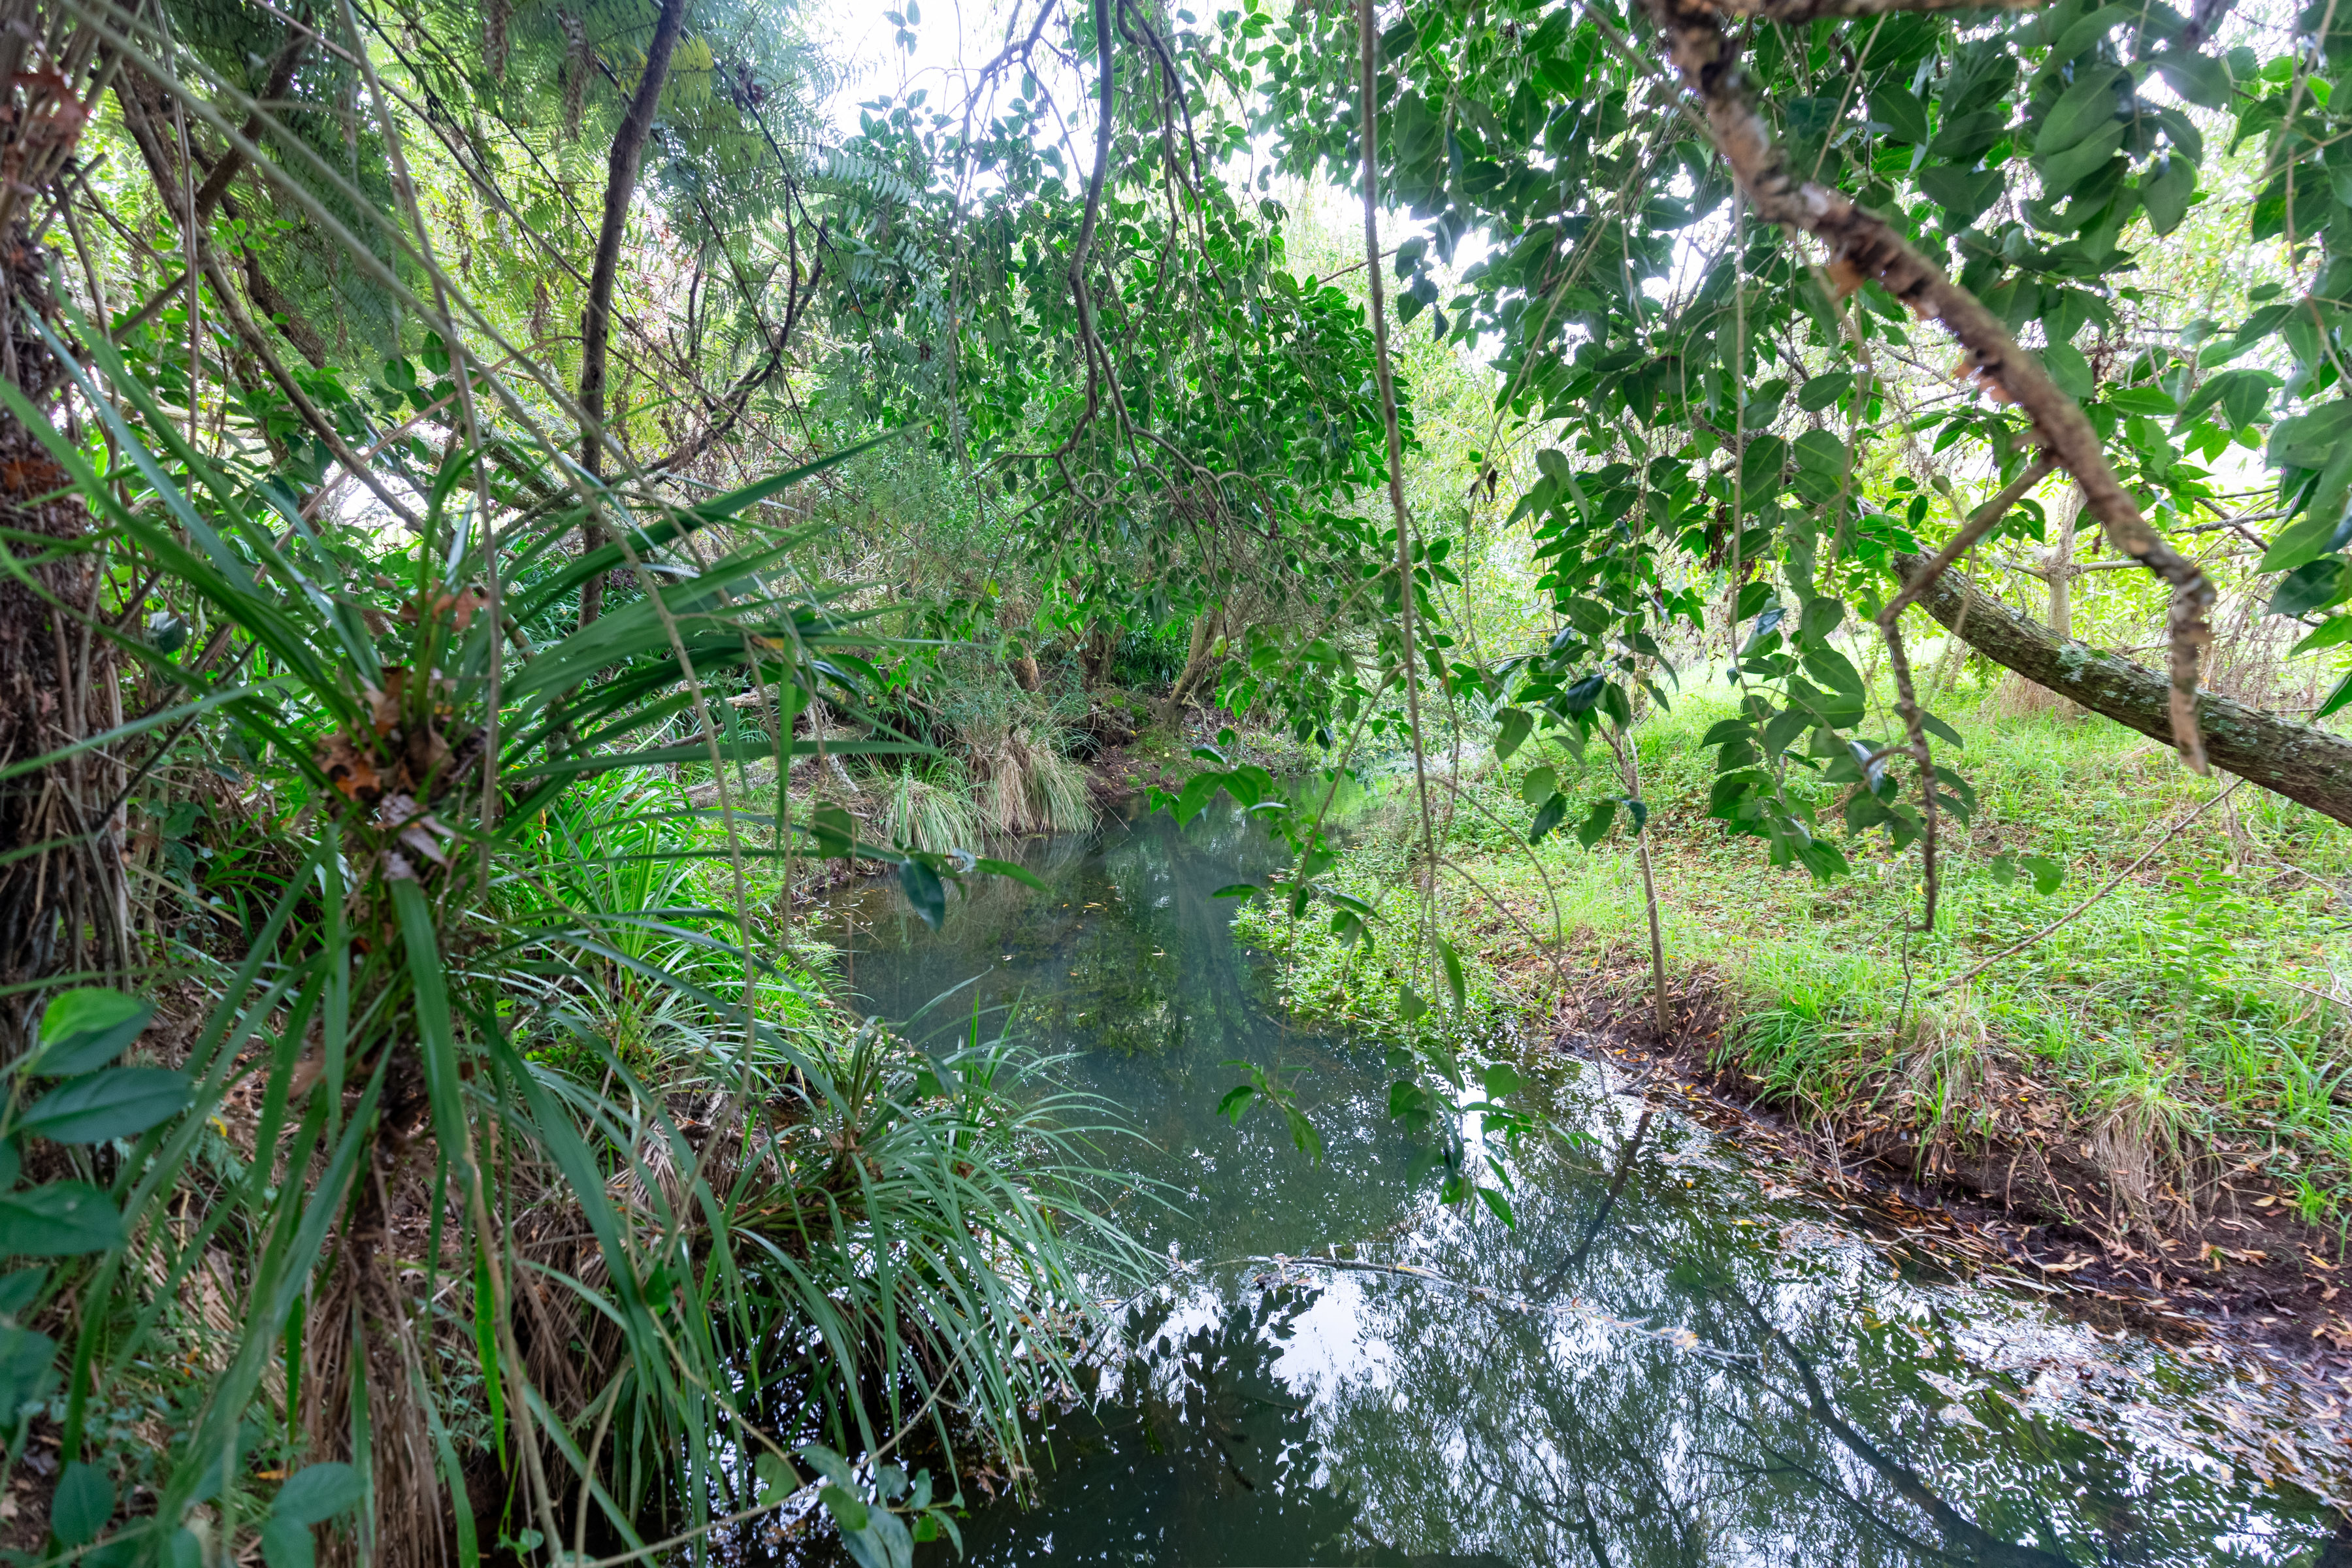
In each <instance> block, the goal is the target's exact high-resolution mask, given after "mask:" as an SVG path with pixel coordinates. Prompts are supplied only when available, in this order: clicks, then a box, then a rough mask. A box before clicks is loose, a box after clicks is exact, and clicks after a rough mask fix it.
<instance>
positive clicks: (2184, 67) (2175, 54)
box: [2153, 49, 2230, 234]
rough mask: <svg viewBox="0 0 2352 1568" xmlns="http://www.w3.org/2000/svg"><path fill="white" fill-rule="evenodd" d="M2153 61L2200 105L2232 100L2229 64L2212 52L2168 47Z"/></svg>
mask: <svg viewBox="0 0 2352 1568" xmlns="http://www.w3.org/2000/svg"><path fill="white" fill-rule="evenodd" d="M2153 64H2154V65H2155V67H2156V68H2157V70H2158V73H2159V74H2160V75H2162V77H2163V78H2164V80H2165V85H2167V86H2168V87H2169V88H2171V89H2172V90H2173V91H2175V92H2177V93H2179V95H2180V96H2181V97H2182V98H2185V99H2187V100H2189V102H2191V103H2193V104H2195V105H2196V106H2197V107H2198V108H2200V109H2219V108H2221V106H2222V105H2223V104H2225V103H2227V102H2229V101H2230V68H2229V67H2227V66H2225V65H2223V64H2222V63H2221V61H2220V60H2217V59H2215V58H2213V57H2212V56H2210V55H2201V54H2199V53H2198V52H2197V51H2195V50H2194V49H2168V50H2166V51H2165V52H2164V53H2162V54H2159V55H2158V56H2157V57H2156V58H2155V60H2154V61H2153ZM2157 232H2158V233H2159V234H2160V233H2162V232H2163V230H2161V229H2159V230H2158V231H2157Z"/></svg>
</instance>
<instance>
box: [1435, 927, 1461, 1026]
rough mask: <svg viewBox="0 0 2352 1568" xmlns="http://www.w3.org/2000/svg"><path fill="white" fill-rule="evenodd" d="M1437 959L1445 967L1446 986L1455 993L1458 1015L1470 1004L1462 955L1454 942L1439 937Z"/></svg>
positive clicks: (1456, 1014)
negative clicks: (1463, 971)
mask: <svg viewBox="0 0 2352 1568" xmlns="http://www.w3.org/2000/svg"><path fill="white" fill-rule="evenodd" d="M1437 959H1438V963H1440V964H1442V965H1443V966H1444V970H1445V988H1446V990H1448V991H1450V992H1452V993H1453V994H1454V1015H1455V1016H1457V1017H1458V1016H1461V1014H1462V1011H1463V1010H1464V1008H1465V1007H1466V1006H1468V1005H1469V1004H1468V1002H1467V1000H1466V995H1467V988H1466V987H1465V985H1464V984H1463V982H1462V955H1461V954H1460V953H1458V952H1454V944H1453V943H1452V942H1448V941H1446V940H1445V939H1444V937H1439V938H1438V939H1437Z"/></svg>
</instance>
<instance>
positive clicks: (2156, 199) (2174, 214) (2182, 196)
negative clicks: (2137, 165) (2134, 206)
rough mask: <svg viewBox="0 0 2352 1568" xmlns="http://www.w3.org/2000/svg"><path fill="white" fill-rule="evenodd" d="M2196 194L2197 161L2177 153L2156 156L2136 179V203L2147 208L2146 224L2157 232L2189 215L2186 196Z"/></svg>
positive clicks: (2176, 225) (2168, 229) (2167, 230)
mask: <svg viewBox="0 0 2352 1568" xmlns="http://www.w3.org/2000/svg"><path fill="white" fill-rule="evenodd" d="M2196 194H2197V165H2196V164H2194V163H2190V162H2189V159H2188V158H2186V157H2185V156H2183V155H2181V154H2179V153H2165V154H2164V155H2163V156H2162V157H2159V158H2158V159H2157V161H2156V163H2155V164H2154V165H2153V166H2152V167H2151V168H2150V169H2149V170H2148V172H2147V174H2146V175H2144V176H2143V177H2142V178H2141V180H2140V183H2139V200H2140V205H2142V206H2144V207H2146V208H2147V225H2148V226H2149V227H2150V228H2152V229H2154V230H2155V231H2156V232H2157V233H2158V234H2159V235H2165V234H2170V233H2171V232H2172V231H2173V230H2174V229H2176V228H2179V226H2180V220H2181V219H2183V218H2185V217H2187V216H2189V198H2190V197H2192V196H2194V195H2196Z"/></svg>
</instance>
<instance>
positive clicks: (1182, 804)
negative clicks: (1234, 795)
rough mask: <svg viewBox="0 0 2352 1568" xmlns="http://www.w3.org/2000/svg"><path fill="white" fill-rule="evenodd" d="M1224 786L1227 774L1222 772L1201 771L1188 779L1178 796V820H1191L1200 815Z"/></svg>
mask: <svg viewBox="0 0 2352 1568" xmlns="http://www.w3.org/2000/svg"><path fill="white" fill-rule="evenodd" d="M1224 787H1225V775H1224V774H1223V773H1214V772H1211V773H1194V774H1193V775H1192V777H1191V778H1189V779H1186V780H1185V781H1184V788H1183V789H1182V791H1181V793H1179V794H1178V795H1177V796H1176V820H1177V822H1178V823H1180V824H1181V823H1186V822H1190V821H1192V819H1193V818H1194V817H1196V816H1200V815H1201V813H1202V810H1204V809H1205V808H1206V807H1207V806H1208V804H1209V803H1210V802H1211V801H1213V800H1214V799H1216V798H1217V792H1218V791H1219V790H1221V789H1223V788H1224Z"/></svg>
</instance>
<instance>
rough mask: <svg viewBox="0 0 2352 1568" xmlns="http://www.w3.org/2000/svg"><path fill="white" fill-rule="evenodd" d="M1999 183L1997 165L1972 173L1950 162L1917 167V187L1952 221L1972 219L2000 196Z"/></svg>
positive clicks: (1956, 223) (1960, 222)
mask: <svg viewBox="0 0 2352 1568" xmlns="http://www.w3.org/2000/svg"><path fill="white" fill-rule="evenodd" d="M2001 184H2002V182H2001V172H2000V170H1999V169H1987V170H1985V171H1983V172H1982V173H1981V174H1970V173H1969V171H1968V170H1966V169H1963V168H1957V167H1955V166H1953V165H1952V164H1949V163H1931V164H1929V165H1928V166H1927V167H1926V168H1924V169H1922V170H1920V171H1919V188H1920V189H1921V190H1923V191H1925V192H1926V193H1927V199H1928V200H1930V201H1932V202H1934V203H1935V204H1936V205H1937V206H1940V207H1942V208H1943V209H1944V211H1945V212H1946V214H1947V215H1948V216H1950V217H1951V219H1952V221H1953V222H1954V224H1955V225H1959V224H1967V223H1969V222H1971V221H1972V220H1974V218H1975V217H1976V216H1977V215H1978V214H1979V213H1980V212H1982V211H1984V210H1985V208H1987V207H1989V206H1990V205H1992V204H1993V203H1994V202H1995V201H1997V200H1998V199H2000V193H2001Z"/></svg>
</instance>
